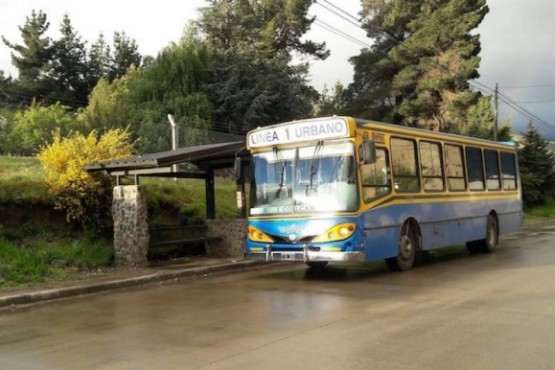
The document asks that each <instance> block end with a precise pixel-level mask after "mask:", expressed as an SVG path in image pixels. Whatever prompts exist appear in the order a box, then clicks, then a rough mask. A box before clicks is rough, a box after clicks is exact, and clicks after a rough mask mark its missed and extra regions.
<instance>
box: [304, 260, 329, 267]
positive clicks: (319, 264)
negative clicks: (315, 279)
mask: <svg viewBox="0 0 555 370" xmlns="http://www.w3.org/2000/svg"><path fill="white" fill-rule="evenodd" d="M305 263H306V265H307V266H308V267H309V268H311V269H323V268H325V267H326V265H327V264H328V261H314V262H305Z"/></svg>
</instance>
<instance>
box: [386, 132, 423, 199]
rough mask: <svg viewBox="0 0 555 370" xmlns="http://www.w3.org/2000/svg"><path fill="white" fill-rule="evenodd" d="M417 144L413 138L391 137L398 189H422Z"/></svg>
mask: <svg viewBox="0 0 555 370" xmlns="http://www.w3.org/2000/svg"><path fill="white" fill-rule="evenodd" d="M415 146H416V145H415V142H414V141H412V140H408V139H399V138H392V139H391V164H392V168H393V183H394V188H395V190H396V191H399V192H403V191H411V192H416V191H419V190H420V182H419V179H418V171H417V166H416V150H415V149H416V148H415Z"/></svg>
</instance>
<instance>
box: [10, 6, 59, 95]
mask: <svg viewBox="0 0 555 370" xmlns="http://www.w3.org/2000/svg"><path fill="white" fill-rule="evenodd" d="M48 27H50V23H49V22H48V20H47V16H46V14H45V13H43V12H42V11H40V10H39V12H38V13H37V12H36V11H35V10H33V11H32V12H31V17H26V22H25V24H24V25H23V26H19V30H20V32H21V38H22V40H23V44H22V45H21V44H13V43H11V42H9V41H8V40H6V38H4V37H2V41H3V42H4V44H5V45H6V46H7V47H9V48H10V49H12V50H13V52H12V64H13V65H14V66H15V67H16V68H17V70H18V72H19V77H18V79H17V81H15V82H14V86H13V91H12V94H13V95H14V96H16V97H17V98H18V100H19V101H21V102H24V103H27V104H31V103H32V102H33V101H35V100H36V101H42V99H43V98H44V96H45V95H46V94H47V93H48V91H50V88H51V87H50V79H49V78H48V76H47V72H48V71H49V70H50V67H51V64H52V58H53V49H52V40H51V39H50V38H49V37H47V36H45V34H46V32H47V31H48Z"/></svg>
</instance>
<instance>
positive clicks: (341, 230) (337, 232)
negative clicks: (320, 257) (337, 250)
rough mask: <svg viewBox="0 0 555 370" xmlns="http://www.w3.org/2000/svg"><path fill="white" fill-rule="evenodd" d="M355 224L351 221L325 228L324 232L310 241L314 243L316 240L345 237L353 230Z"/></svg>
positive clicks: (324, 240) (333, 239)
mask: <svg viewBox="0 0 555 370" xmlns="http://www.w3.org/2000/svg"><path fill="white" fill-rule="evenodd" d="M355 229H356V224H353V223H344V224H339V225H335V226H334V227H332V228H329V229H328V230H326V232H325V233H323V234H320V235H318V236H317V237H316V238H314V239H313V240H312V241H313V242H315V243H318V242H331V241H335V240H342V239H347V238H348V237H350V236H351V235H353V233H354V232H355Z"/></svg>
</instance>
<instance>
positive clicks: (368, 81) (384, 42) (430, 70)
mask: <svg viewBox="0 0 555 370" xmlns="http://www.w3.org/2000/svg"><path fill="white" fill-rule="evenodd" d="M487 12H488V7H487V6H486V2H485V0H472V1H460V0H439V1H438V0H424V1H414V0H393V1H386V0H378V1H376V0H364V1H363V15H364V16H365V28H366V29H367V33H368V36H369V37H372V38H374V39H375V44H374V46H373V47H372V48H371V49H369V50H365V51H363V53H362V54H361V55H360V56H359V57H357V58H354V59H353V60H352V61H353V62H354V63H355V79H354V83H353V84H352V85H351V86H350V90H351V92H350V94H349V96H351V97H352V99H354V103H353V105H354V106H355V107H359V109H361V111H363V112H365V111H371V110H372V109H374V108H377V109H378V111H379V115H380V116H381V117H383V118H386V119H387V120H389V121H391V122H395V123H402V124H405V125H410V126H419V127H426V128H429V129H433V130H447V129H449V128H450V127H453V126H455V127H457V128H458V129H459V130H460V129H462V128H463V127H464V125H465V123H466V116H467V109H468V107H470V106H472V105H473V104H475V103H476V102H477V101H478V97H479V95H478V93H476V92H474V91H471V90H470V88H469V84H468V81H469V80H470V79H473V78H477V77H478V73H477V69H478V65H479V61H480V59H479V57H478V53H479V51H480V43H479V35H476V34H471V31H472V30H474V29H475V28H476V27H477V26H478V25H479V24H480V22H481V21H482V19H483V18H484V16H485V14H486V13H487ZM363 68H364V69H363ZM376 74H378V76H377V77H376V76H375V75H376ZM372 75H374V76H372ZM361 100H362V101H361ZM378 118H379V117H378Z"/></svg>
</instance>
